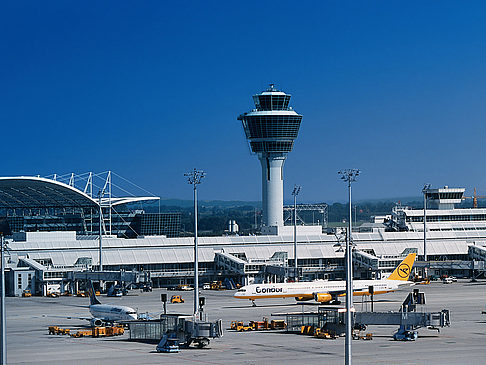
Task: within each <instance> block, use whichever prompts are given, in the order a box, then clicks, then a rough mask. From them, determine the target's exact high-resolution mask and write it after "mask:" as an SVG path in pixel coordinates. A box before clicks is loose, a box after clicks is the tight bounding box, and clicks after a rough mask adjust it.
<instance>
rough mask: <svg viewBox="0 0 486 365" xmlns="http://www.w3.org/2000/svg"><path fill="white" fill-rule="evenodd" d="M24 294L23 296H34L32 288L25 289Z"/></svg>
mask: <svg viewBox="0 0 486 365" xmlns="http://www.w3.org/2000/svg"><path fill="white" fill-rule="evenodd" d="M22 296H23V297H24V298H27V297H31V296H32V293H31V292H30V290H28V289H25V290H24V291H23V292H22Z"/></svg>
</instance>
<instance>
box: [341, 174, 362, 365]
mask: <svg viewBox="0 0 486 365" xmlns="http://www.w3.org/2000/svg"><path fill="white" fill-rule="evenodd" d="M359 173H360V171H359V170H358V169H345V170H341V171H338V174H339V175H341V179H342V180H343V181H345V182H346V183H347V184H348V198H349V226H348V230H347V234H346V339H345V345H344V347H345V364H346V365H351V363H352V360H351V359H352V353H351V341H352V327H351V323H352V315H351V309H352V308H353V253H352V251H351V234H352V232H353V231H352V222H351V219H352V209H351V183H352V182H354V181H356V177H357V176H358V175H359Z"/></svg>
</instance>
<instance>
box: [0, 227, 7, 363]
mask: <svg viewBox="0 0 486 365" xmlns="http://www.w3.org/2000/svg"><path fill="white" fill-rule="evenodd" d="M0 245H1V255H0V260H1V261H2V262H1V271H2V276H1V279H0V280H1V281H2V282H1V283H0V284H1V285H2V295H1V307H2V308H1V327H2V328H1V336H2V346H1V356H0V364H1V365H6V364H7V333H6V326H7V319H6V315H5V260H4V251H5V244H4V238H3V234H1V235H0Z"/></svg>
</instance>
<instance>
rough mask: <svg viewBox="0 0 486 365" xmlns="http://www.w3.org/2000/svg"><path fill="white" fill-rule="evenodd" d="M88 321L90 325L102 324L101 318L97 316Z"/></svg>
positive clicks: (97, 325) (99, 325)
mask: <svg viewBox="0 0 486 365" xmlns="http://www.w3.org/2000/svg"><path fill="white" fill-rule="evenodd" d="M89 322H90V324H91V327H101V326H103V320H101V319H99V318H93V319H92V320H91V321H89Z"/></svg>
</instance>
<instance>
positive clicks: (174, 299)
mask: <svg viewBox="0 0 486 365" xmlns="http://www.w3.org/2000/svg"><path fill="white" fill-rule="evenodd" d="M170 302H171V303H184V299H183V298H182V297H181V296H180V295H173V296H172V297H170Z"/></svg>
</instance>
